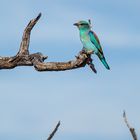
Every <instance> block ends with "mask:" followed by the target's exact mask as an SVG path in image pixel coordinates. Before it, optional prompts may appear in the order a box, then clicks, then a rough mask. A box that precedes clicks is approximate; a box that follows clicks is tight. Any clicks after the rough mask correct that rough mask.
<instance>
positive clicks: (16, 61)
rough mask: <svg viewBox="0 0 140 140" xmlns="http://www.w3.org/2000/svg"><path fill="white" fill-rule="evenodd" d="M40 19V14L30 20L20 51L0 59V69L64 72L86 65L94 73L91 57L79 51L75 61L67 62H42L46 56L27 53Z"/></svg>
mask: <svg viewBox="0 0 140 140" xmlns="http://www.w3.org/2000/svg"><path fill="white" fill-rule="evenodd" d="M40 17H41V13H40V14H39V15H38V16H37V17H36V18H35V19H32V20H31V21H30V22H29V24H28V25H27V27H26V28H25V30H24V33H23V37H22V41H21V44H20V49H19V52H18V53H17V55H15V56H13V57H0V69H12V68H15V67H17V66H34V68H35V69H36V70H37V71H64V70H71V69H77V68H81V67H85V66H86V64H88V65H89V66H90V68H91V69H92V70H93V71H94V72H95V73H96V69H95V68H94V65H93V63H92V59H91V55H90V54H87V53H86V52H84V51H80V52H79V54H78V56H77V57H76V59H75V60H71V61H68V62H44V60H45V59H47V58H48V57H47V56H44V55H43V54H42V53H39V52H38V53H35V54H30V53H29V43H30V35H31V30H32V29H33V27H34V26H35V24H36V23H37V22H38V20H39V19H40Z"/></svg>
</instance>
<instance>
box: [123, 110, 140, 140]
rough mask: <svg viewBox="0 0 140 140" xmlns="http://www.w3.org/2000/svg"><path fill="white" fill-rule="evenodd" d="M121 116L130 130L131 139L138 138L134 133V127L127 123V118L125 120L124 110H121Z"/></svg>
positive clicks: (135, 139) (136, 139)
mask: <svg viewBox="0 0 140 140" xmlns="http://www.w3.org/2000/svg"><path fill="white" fill-rule="evenodd" d="M123 118H124V122H125V123H126V125H127V127H128V128H129V130H130V133H131V135H132V137H133V139H134V140H138V138H137V134H136V132H135V129H134V128H133V127H131V126H130V125H129V123H128V120H127V117H126V113H125V111H124V112H123Z"/></svg>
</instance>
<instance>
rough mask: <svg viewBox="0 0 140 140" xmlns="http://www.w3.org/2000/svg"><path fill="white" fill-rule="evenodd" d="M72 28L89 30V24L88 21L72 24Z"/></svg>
mask: <svg viewBox="0 0 140 140" xmlns="http://www.w3.org/2000/svg"><path fill="white" fill-rule="evenodd" d="M73 25H74V26H77V27H78V28H79V29H90V28H91V23H90V22H89V21H88V22H87V21H83V20H82V21H79V22H77V23H74V24H73Z"/></svg>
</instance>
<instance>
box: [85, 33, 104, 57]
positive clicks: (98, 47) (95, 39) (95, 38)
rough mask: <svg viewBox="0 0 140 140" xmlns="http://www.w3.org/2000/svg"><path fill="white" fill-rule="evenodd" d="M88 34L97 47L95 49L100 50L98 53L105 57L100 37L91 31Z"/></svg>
mask: <svg viewBox="0 0 140 140" xmlns="http://www.w3.org/2000/svg"><path fill="white" fill-rule="evenodd" d="M88 34H89V37H90V41H91V42H92V43H93V44H94V45H95V47H96V48H97V49H98V51H99V52H100V53H101V54H102V55H103V50H102V47H101V45H100V41H99V38H98V36H97V35H96V34H95V32H93V31H89V33H88Z"/></svg>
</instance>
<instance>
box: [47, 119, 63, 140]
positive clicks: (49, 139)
mask: <svg viewBox="0 0 140 140" xmlns="http://www.w3.org/2000/svg"><path fill="white" fill-rule="evenodd" d="M59 126H60V121H59V122H58V124H57V125H56V127H55V129H54V130H53V131H52V133H51V134H50V136H49V137H48V138H47V140H51V139H52V138H53V137H54V135H55V133H56V131H57V130H58V128H59Z"/></svg>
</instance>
